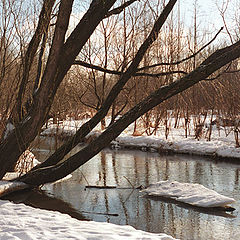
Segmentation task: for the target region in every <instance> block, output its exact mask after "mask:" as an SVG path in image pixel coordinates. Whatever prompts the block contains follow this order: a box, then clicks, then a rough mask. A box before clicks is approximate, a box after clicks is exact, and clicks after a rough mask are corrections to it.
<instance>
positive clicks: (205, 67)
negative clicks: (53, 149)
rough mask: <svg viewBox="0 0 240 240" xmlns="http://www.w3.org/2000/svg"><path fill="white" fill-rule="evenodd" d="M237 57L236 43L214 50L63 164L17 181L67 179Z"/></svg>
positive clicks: (239, 51) (239, 49)
mask: <svg viewBox="0 0 240 240" xmlns="http://www.w3.org/2000/svg"><path fill="white" fill-rule="evenodd" d="M239 57H240V41H238V42H237V43H235V44H233V45H231V46H229V47H225V48H223V49H221V50H218V51H216V52H215V53H213V54H212V55H211V56H210V57H208V58H207V59H206V60H205V61H203V62H202V64H201V65H200V66H199V67H198V68H196V69H195V70H194V71H192V72H191V73H189V74H188V75H186V76H184V77H182V78H181V79H179V80H177V81H175V82H173V83H171V84H169V85H166V86H162V87H161V88H159V89H158V90H157V91H155V92H153V93H152V94H151V95H150V96H148V97H147V98H146V99H145V100H143V101H142V102H140V103H139V104H137V105H136V106H135V107H133V108H132V109H131V110H130V111H129V112H127V113H126V114H125V115H124V116H123V117H121V118H120V119H119V120H118V121H116V122H115V123H113V124H112V125H111V126H110V127H108V128H107V129H106V130H105V131H104V132H103V133H102V134H101V135H100V136H99V137H98V138H97V139H95V140H94V141H92V142H91V143H90V144H89V145H88V146H86V147H85V148H84V149H82V150H81V151H79V152H78V153H76V154H75V155H73V156H71V157H70V158H68V159H67V160H66V161H64V162H62V163H60V164H57V165H56V166H50V167H45V168H39V169H37V170H35V171H30V172H29V173H27V174H26V175H25V176H22V177H20V178H19V179H18V180H20V181H22V182H25V183H27V184H31V185H35V186H38V185H41V184H45V183H48V182H53V181H56V180H58V179H61V178H63V177H65V176H67V175H68V174H70V173H71V172H73V171H74V170H76V169H77V168H78V167H80V166H81V165H83V164H84V163H86V162H87V161H88V160H90V159H91V158H92V157H93V156H95V155H96V154H97V153H99V152H100V151H101V150H102V149H103V148H104V147H106V146H107V145H108V144H109V143H110V142H111V141H112V140H113V139H115V138H116V137H117V136H119V134H120V133H121V132H122V131H123V130H124V129H125V128H126V127H128V126H129V125H130V124H131V123H132V122H134V121H135V120H136V119H137V118H139V117H140V116H141V115H143V114H144V113H146V112H147V111H149V110H150V109H152V108H154V107H155V106H157V105H158V104H160V103H161V102H163V101H165V100H166V99H168V98H170V97H172V96H174V95H176V94H178V93H180V92H182V91H184V90H186V89H188V88H190V87H191V86H193V85H195V84H196V83H198V82H200V81H202V80H205V79H206V78H207V77H208V76H210V75H211V74H212V73H214V72H215V71H216V70H218V69H220V68H221V67H223V66H224V65H226V64H228V63H229V62H231V61H233V60H235V59H236V58H239Z"/></svg>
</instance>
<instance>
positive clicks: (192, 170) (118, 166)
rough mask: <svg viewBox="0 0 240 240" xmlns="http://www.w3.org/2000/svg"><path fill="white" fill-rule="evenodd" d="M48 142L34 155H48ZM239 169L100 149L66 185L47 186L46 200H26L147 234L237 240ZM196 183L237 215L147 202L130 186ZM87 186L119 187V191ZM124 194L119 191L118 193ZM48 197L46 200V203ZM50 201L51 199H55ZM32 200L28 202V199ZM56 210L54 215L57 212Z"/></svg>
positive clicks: (239, 229)
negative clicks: (225, 199) (225, 201)
mask: <svg viewBox="0 0 240 240" xmlns="http://www.w3.org/2000/svg"><path fill="white" fill-rule="evenodd" d="M46 146H49V143H48V142H46V141H45V142H44V143H42V147H41V150H39V151H37V152H35V153H36V154H37V155H38V157H39V158H45V157H46V155H47V154H48V153H49V152H48V151H47V147H46ZM76 150H77V149H76ZM239 172H240V165H237V164H231V163H223V162H219V163H217V162H213V161H212V160H210V159H206V158H203V157H192V156H186V155H174V156H160V155H159V154H157V153H145V152H141V151H125V150H124V151H123V150H119V151H113V150H104V151H103V152H101V153H100V154H98V155H97V156H96V157H94V158H93V159H92V160H90V161H89V162H88V163H87V164H85V165H84V166H82V167H81V168H80V169H78V170H77V171H75V172H74V173H73V177H72V178H71V179H69V180H67V181H64V182H61V183H56V184H54V185H47V186H46V187H45V188H44V190H45V192H46V193H47V196H45V195H44V196H42V198H43V199H42V200H41V198H40V197H37V196H36V197H34V195H33V194H32V195H31V194H30V196H29V197H28V198H26V199H27V200H26V202H27V203H28V204H32V205H34V206H37V207H42V208H44V206H40V205H43V203H45V204H46V206H50V205H53V206H55V208H56V209H58V210H59V209H60V210H62V211H63V212H67V213H69V214H70V215H72V216H73V217H76V218H78V219H83V218H84V219H88V220H95V221H104V222H111V223H116V224H129V225H132V226H133V227H135V228H137V229H141V230H145V231H149V232H164V233H167V234H170V235H172V236H173V237H176V238H179V239H184V240H188V239H189V240H195V239H196V240H211V239H212V240H213V239H216V240H220V239H234V240H235V239H236V240H238V239H240V214H239V211H240V183H239ZM167 179H169V180H176V181H180V182H191V183H200V184H203V185H204V186H206V187H208V188H211V189H214V190H215V191H217V192H219V193H221V194H224V195H226V196H229V197H233V198H235V199H236V200H237V201H236V203H234V204H232V206H233V207H234V208H236V211H234V212H233V213H225V212H222V211H212V210H211V211H207V210H206V209H201V208H193V207H189V206H187V205H179V204H176V203H175V202H169V201H166V200H156V199H149V198H146V197H144V196H143V194H142V193H140V192H139V190H138V189H131V187H132V185H133V186H134V187H138V186H140V185H142V186H148V185H149V184H151V183H155V182H157V181H160V180H167ZM86 185H97V186H118V187H119V188H118V189H96V188H87V189H85V186H86ZM125 187H127V188H129V189H121V188H125ZM49 196H50V198H49ZM54 198H55V199H54ZM31 199H32V200H31ZM56 209H55V210H56Z"/></svg>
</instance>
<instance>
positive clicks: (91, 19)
mask: <svg viewBox="0 0 240 240" xmlns="http://www.w3.org/2000/svg"><path fill="white" fill-rule="evenodd" d="M115 2H116V1H114V0H109V1H103V0H93V1H92V3H91V4H90V6H89V9H88V10H87V12H86V13H85V15H84V16H83V17H82V19H81V20H80V22H79V24H78V25H77V26H76V28H75V29H74V30H73V32H72V33H71V34H70V36H69V37H68V38H66V31H67V28H68V23H69V17H70V14H71V9H72V4H73V0H71V1H70V0H62V1H60V5H59V9H58V15H57V20H56V24H55V31H54V37H53V39H52V43H51V48H50V50H49V56H48V60H47V63H46V67H45V69H44V73H43V77H42V79H41V84H40V86H39V88H38V89H37V91H36V92H35V93H34V96H33V101H32V104H31V106H30V108H29V110H28V111H27V114H24V115H23V116H22V118H21V119H19V121H17V122H16V123H15V129H14V130H13V131H11V132H10V134H9V135H8V136H7V137H6V138H5V139H3V141H2V142H1V144H0V153H1V155H0V156H1V157H0V166H1V168H0V177H1V178H2V177H3V176H4V174H5V173H6V172H7V171H8V170H9V169H10V168H11V167H12V166H13V165H15V164H16V162H17V160H18V158H19V156H20V155H21V153H22V152H24V151H25V150H26V149H27V147H28V146H29V144H30V143H31V142H32V141H33V140H34V138H35V137H36V135H37V134H38V132H39V131H40V129H41V127H42V126H43V124H44V123H45V122H46V120H47V117H48V113H49V111H50V108H51V105H52V103H53V99H54V96H55V94H56V91H57V89H58V88H59V85H60V83H61V82H62V81H63V78H64V77H65V75H66V74H67V72H68V70H69V69H70V67H71V66H72V64H73V63H74V62H75V59H76V57H77V56H78V54H79V53H80V51H81V50H82V48H83V46H84V45H85V44H86V42H87V41H88V40H89V38H90V36H91V35H92V33H93V32H94V30H95V29H96V27H97V26H98V25H99V23H100V22H101V21H102V20H103V19H104V18H106V16H108V17H110V16H111V15H112V14H116V12H117V13H118V14H119V13H121V12H122V11H123V9H124V8H125V7H127V6H129V4H132V3H134V2H135V1H131V0H129V1H127V2H125V3H124V4H123V5H121V6H120V7H116V8H113V9H112V7H113V5H114V4H115ZM176 2H177V0H169V2H168V4H166V6H164V7H163V10H162V12H161V14H160V15H159V17H157V18H156V20H155V23H154V25H153V27H152V29H151V31H150V32H149V33H148V34H147V35H146V36H145V39H144V41H143V43H142V44H141V45H140V47H139V48H138V50H137V52H136V54H135V55H134V57H133V59H132V61H131V62H130V63H129V64H128V65H127V68H126V69H125V70H124V71H123V72H121V74H120V75H119V79H118V81H117V82H116V83H115V84H114V85H113V87H112V88H111V90H110V91H109V93H108V95H107V96H106V97H105V98H104V101H103V103H102V105H101V108H100V109H99V110H98V111H97V113H96V114H95V115H94V116H93V117H92V118H91V119H90V120H89V121H88V122H87V123H85V124H83V125H82V127H81V128H80V129H79V130H78V131H77V133H76V134H75V135H74V136H73V137H72V138H71V139H70V140H69V141H67V142H66V143H65V144H63V146H61V147H60V148H59V149H57V150H56V151H55V153H54V154H53V155H52V156H50V157H49V158H48V159H47V160H46V161H45V162H44V163H42V164H40V165H38V166H37V167H35V168H33V169H32V170H30V171H29V172H28V173H27V174H26V175H24V176H22V177H20V178H19V179H18V180H20V181H23V182H25V183H28V184H30V185H33V186H38V185H41V184H44V183H47V182H53V181H55V180H58V179H60V178H62V177H64V176H66V175H67V174H69V173H71V172H72V171H74V170H75V169H77V168H78V167H79V166H81V165H82V164H84V163H86V162H87V161H88V160H89V159H91V158H92V157H93V156H94V155H96V154H97V153H98V152H100V151H101V150H102V149H103V148H104V147H106V146H107V145H108V144H109V143H110V142H111V141H112V140H113V139H115V138H116V137H117V136H118V135H119V134H120V133H121V132H122V131H123V130H124V129H125V128H126V127H127V126H129V124H131V123H132V122H134V121H135V120H136V119H138V118H139V117H140V116H142V115H143V114H145V113H146V112H148V111H149V110H151V109H153V108H154V107H156V106H157V105H159V104H160V103H162V102H163V101H165V100H167V99H169V98H171V97H173V96H175V95H176V94H178V93H181V92H183V91H184V90H186V89H188V88H190V87H192V86H194V85H195V84H197V83H198V82H200V81H203V80H205V79H207V78H208V77H209V76H211V74H213V73H214V72H216V71H217V70H218V69H221V68H222V67H223V66H225V65H226V64H228V63H230V62H232V61H233V60H235V59H237V58H239V57H240V41H237V42H236V43H234V44H232V45H230V46H227V47H224V48H222V49H219V50H217V51H216V52H214V53H213V54H211V55H210V56H209V57H207V58H206V59H205V60H204V61H202V63H201V64H199V65H198V66H197V67H196V68H195V69H194V70H193V71H191V72H190V73H188V74H186V73H185V75H184V76H183V77H180V78H179V79H177V80H174V81H171V82H170V83H166V84H165V85H162V86H160V87H159V88H158V89H157V90H155V91H153V92H152V93H151V94H149V95H148V96H146V97H145V98H144V99H143V100H141V101H140V102H139V103H138V104H136V105H135V106H133V107H132V108H131V109H130V110H129V111H128V112H126V113H125V114H124V115H123V116H122V117H121V118H120V119H118V120H117V121H115V122H114V123H113V124H112V125H111V126H109V127H108V128H107V129H106V130H105V131H104V132H103V133H102V134H101V135H100V136H99V137H98V138H96V139H95V140H94V141H92V142H91V143H90V144H89V145H88V146H86V147H85V148H83V149H82V150H81V151H79V152H78V153H76V154H75V155H73V156H71V157H69V158H68V159H67V160H65V161H63V162H61V160H62V159H63V157H64V156H65V155H66V154H67V153H68V152H69V151H70V150H71V149H72V148H73V147H74V146H76V144H78V143H79V141H81V140H82V139H83V138H84V137H85V136H86V135H87V134H88V133H89V132H90V131H91V130H92V129H93V128H94V127H95V126H96V125H97V124H98V123H99V122H100V121H101V120H102V119H103V118H104V117H105V116H106V114H107V113H108V111H109V109H110V108H111V106H112V104H113V102H114V101H115V100H116V98H117V97H118V95H119V94H120V93H121V91H122V89H123V88H124V86H125V85H126V84H127V82H128V81H129V80H130V79H131V78H132V77H133V76H134V75H136V74H137V72H140V73H142V71H141V70H142V69H141V68H140V67H139V64H140V63H141V62H142V60H143V58H144V56H145V54H146V52H147V51H148V49H149V48H150V47H151V45H152V44H153V43H154V42H155V41H156V39H157V38H158V34H159V32H160V30H161V28H162V26H163V24H164V23H165V21H166V19H167V17H168V16H169V14H170V13H171V12H172V10H173V7H174V5H175V4H176ZM47 3H49V6H48V7H46V5H44V6H45V7H43V9H42V12H41V14H40V18H39V22H38V26H40V25H41V22H42V21H43V19H42V18H44V17H45V16H49V15H48V12H51V8H52V6H53V4H54V3H55V1H51V0H47V1H44V4H47ZM126 3H128V4H126ZM135 4H140V3H135ZM116 9H117V11H116ZM47 19H49V18H48V17H47ZM44 27H45V28H46V27H47V26H46V25H44ZM37 29H39V28H37ZM40 29H42V28H40ZM36 32H37V30H36ZM43 33H44V30H41V31H40V35H41V36H43ZM37 39H38V38H37ZM34 42H35V41H34ZM39 44H40V41H38V43H37V45H39ZM28 49H31V45H29V47H28ZM29 51H30V50H29ZM27 52H28V51H27ZM30 52H31V53H35V48H33V50H31V51H30ZM196 54H197V53H196ZM29 56H31V54H26V55H25V59H26V62H28V61H29V60H28V59H29ZM159 65H161V63H159ZM156 66H158V64H156ZM26 68H27V70H28V71H29V69H30V68H29V66H26ZM140 69H141V70H140ZM104 71H105V70H104ZM24 81H25V80H24V78H22V81H21V83H23V85H24ZM21 99H22V98H21ZM16 146H17V147H16Z"/></svg>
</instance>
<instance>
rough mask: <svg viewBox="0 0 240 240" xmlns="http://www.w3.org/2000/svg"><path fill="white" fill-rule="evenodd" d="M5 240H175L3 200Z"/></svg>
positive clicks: (0, 235)
mask: <svg viewBox="0 0 240 240" xmlns="http://www.w3.org/2000/svg"><path fill="white" fill-rule="evenodd" d="M0 215H1V219H0V239H1V240H37V239H41V240H56V239H64V240H65V239H76V240H87V239H89V240H90V239H92V240H93V239H94V240H100V239H101V240H106V239H107V240H126V239H128V240H134V239H138V240H140V239H145V240H146V239H149V240H150V239H151V240H174V238H173V237H171V236H168V235H166V234H162V233H159V234H154V233H148V232H144V231H140V230H136V229H134V228H133V227H131V226H126V225H125V226H120V225H115V224H111V223H103V222H93V221H79V220H76V219H74V218H71V217H70V216H68V215H66V214H61V213H59V212H53V211H46V210H41V209H35V208H32V207H29V206H26V205H24V204H13V203H11V202H9V201H2V200H0Z"/></svg>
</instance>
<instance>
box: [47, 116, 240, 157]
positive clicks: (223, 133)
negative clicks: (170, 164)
mask: <svg viewBox="0 0 240 240" xmlns="http://www.w3.org/2000/svg"><path fill="white" fill-rule="evenodd" d="M87 120H88V119H83V120H71V119H69V120H64V121H63V122H61V123H60V124H59V125H57V124H52V123H51V122H50V123H49V125H48V129H46V130H44V131H43V132H42V134H43V135H50V136H51V135H54V134H55V133H58V134H59V135H63V136H70V135H72V134H74V133H75V132H76V131H77V129H78V128H79V127H80V126H81V125H82V124H83V122H85V121H87ZM174 121H175V120H174V118H171V117H170V118H169V120H168V122H169V134H168V136H167V139H166V136H165V127H164V126H163V125H160V126H159V127H158V129H157V131H156V134H155V135H151V136H147V135H146V133H145V129H144V128H143V127H142V123H141V121H139V123H138V124H137V125H138V128H137V130H138V132H139V135H138V136H136V135H135V136H133V135H132V134H133V132H134V131H133V129H134V124H131V125H130V126H129V127H128V128H127V129H125V130H124V131H123V132H122V134H121V135H120V136H119V137H117V138H116V139H115V140H114V141H112V143H111V145H112V147H113V148H124V147H130V148H134V147H136V148H138V149H141V150H143V151H147V150H150V151H160V152H161V151H162V150H163V151H173V152H176V153H187V154H195V155H202V156H210V157H225V158H226V157H229V158H240V148H236V142H235V137H234V129H233V126H230V127H220V128H217V127H216V126H215V125H213V126H212V134H211V141H208V139H207V136H208V130H209V128H208V127H209V121H210V119H209V118H207V120H206V127H204V128H203V134H202V136H201V138H200V139H196V138H195V135H194V123H193V119H192V120H191V121H190V123H189V124H190V125H189V129H188V136H187V138H186V137H185V129H184V123H183V122H184V119H180V120H179V126H178V127H177V128H174ZM106 122H107V123H109V122H110V119H109V118H106ZM152 130H153V129H151V131H152ZM100 133H101V126H100V124H99V125H98V126H97V127H96V128H95V129H94V131H93V132H91V133H90V134H89V135H88V137H91V136H97V135H99V134H100Z"/></svg>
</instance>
